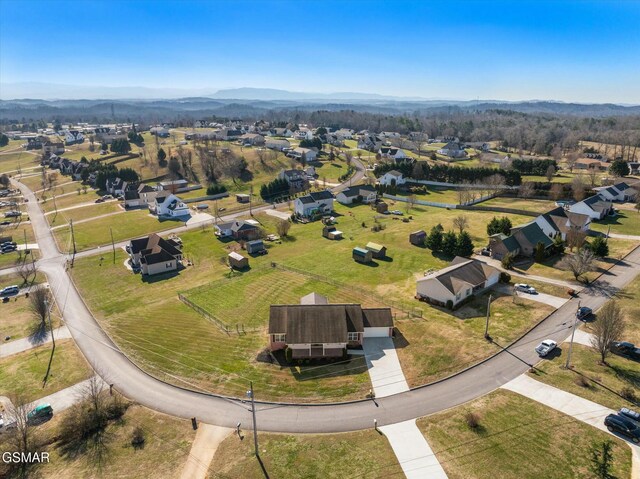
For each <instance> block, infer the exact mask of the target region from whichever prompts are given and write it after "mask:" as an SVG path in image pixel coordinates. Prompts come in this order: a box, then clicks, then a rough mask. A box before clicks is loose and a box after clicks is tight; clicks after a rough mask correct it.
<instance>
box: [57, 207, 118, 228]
mask: <svg viewBox="0 0 640 479" xmlns="http://www.w3.org/2000/svg"><path fill="white" fill-rule="evenodd" d="M110 213H122V214H125V213H126V212H125V210H124V208H123V207H121V206H120V202H118V201H110V202H108V203H91V204H90V205H88V206H80V207H78V208H73V209H71V210H65V211H59V212H58V213H55V212H53V213H51V214H48V215H47V216H46V218H47V221H49V225H50V226H60V225H65V224H67V223H69V220H73V221H80V220H86V219H89V218H95V217H97V216H101V215H107V214H110ZM113 219H115V218H113Z"/></svg>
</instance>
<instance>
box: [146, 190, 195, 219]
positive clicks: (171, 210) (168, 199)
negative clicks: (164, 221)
mask: <svg viewBox="0 0 640 479" xmlns="http://www.w3.org/2000/svg"><path fill="white" fill-rule="evenodd" d="M149 209H150V210H151V211H152V212H153V213H155V214H156V215H158V216H170V217H172V218H176V217H179V216H188V215H189V207H188V206H187V205H186V204H185V203H183V202H182V200H181V199H180V198H178V197H177V196H176V195H174V194H173V193H170V192H168V191H159V192H158V194H157V195H156V197H155V198H154V199H153V202H152V203H149Z"/></svg>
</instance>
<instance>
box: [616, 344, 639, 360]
mask: <svg viewBox="0 0 640 479" xmlns="http://www.w3.org/2000/svg"><path fill="white" fill-rule="evenodd" d="M609 349H610V350H611V352H612V353H615V354H619V355H620V356H627V357H629V358H631V359H637V360H640V348H638V347H636V345H635V344H633V343H628V342H626V341H616V342H613V343H611V346H610V347H609Z"/></svg>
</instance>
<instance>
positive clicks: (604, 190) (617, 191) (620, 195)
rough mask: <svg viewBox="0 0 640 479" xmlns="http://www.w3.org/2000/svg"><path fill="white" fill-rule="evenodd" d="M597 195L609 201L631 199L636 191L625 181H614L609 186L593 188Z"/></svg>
mask: <svg viewBox="0 0 640 479" xmlns="http://www.w3.org/2000/svg"><path fill="white" fill-rule="evenodd" d="M594 189H595V190H596V191H597V192H598V194H599V195H601V196H603V197H604V198H605V199H607V200H609V201H631V200H633V199H634V198H635V196H636V194H637V193H636V191H635V190H634V189H633V188H631V187H630V186H629V185H628V184H626V183H625V182H620V183H616V184H615V185H611V186H600V187H598V188H594Z"/></svg>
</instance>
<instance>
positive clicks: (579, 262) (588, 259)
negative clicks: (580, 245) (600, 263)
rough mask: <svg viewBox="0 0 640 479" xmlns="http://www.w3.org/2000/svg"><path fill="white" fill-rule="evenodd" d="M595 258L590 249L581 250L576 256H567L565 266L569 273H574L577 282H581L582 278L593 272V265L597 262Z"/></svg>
mask: <svg viewBox="0 0 640 479" xmlns="http://www.w3.org/2000/svg"><path fill="white" fill-rule="evenodd" d="M595 259H596V258H595V256H594V255H593V253H592V252H591V251H589V250H588V249H581V250H580V251H578V252H577V253H575V254H570V255H567V256H566V257H565V258H564V261H563V262H564V264H565V266H566V267H567V268H569V271H571V272H572V273H573V276H574V278H575V279H576V280H579V279H580V277H581V276H583V275H585V274H587V273H588V272H589V271H593V264H594V262H595Z"/></svg>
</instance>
